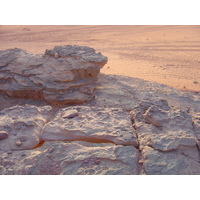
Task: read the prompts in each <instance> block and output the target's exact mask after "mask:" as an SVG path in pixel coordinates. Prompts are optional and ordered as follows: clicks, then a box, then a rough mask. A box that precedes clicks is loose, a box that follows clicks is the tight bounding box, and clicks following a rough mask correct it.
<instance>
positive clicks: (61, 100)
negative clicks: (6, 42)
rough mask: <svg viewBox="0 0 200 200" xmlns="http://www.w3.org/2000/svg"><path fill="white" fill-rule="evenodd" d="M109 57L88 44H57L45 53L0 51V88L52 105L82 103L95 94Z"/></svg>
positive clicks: (15, 94)
mask: <svg viewBox="0 0 200 200" xmlns="http://www.w3.org/2000/svg"><path fill="white" fill-rule="evenodd" d="M106 63H107V57H105V56H103V55H101V53H96V52H95V50H94V49H93V48H90V47H86V46H77V45H74V46H72V45H67V46H63V47H62V46H56V47H54V49H52V50H46V52H45V54H30V53H28V52H26V51H24V50H21V49H17V48H15V49H8V50H5V51H0V91H1V92H4V93H6V94H7V95H8V96H11V97H21V98H33V99H44V100H46V101H47V102H49V103H51V104H68V103H83V102H86V101H89V100H90V99H91V98H92V97H93V93H94V89H95V87H96V81H97V76H98V74H99V72H100V69H101V68H102V67H103V66H104V65H105V64H106Z"/></svg>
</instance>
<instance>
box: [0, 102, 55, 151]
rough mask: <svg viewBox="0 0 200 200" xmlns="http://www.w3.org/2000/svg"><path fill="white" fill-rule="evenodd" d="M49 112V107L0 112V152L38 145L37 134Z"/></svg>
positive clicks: (29, 106) (20, 108) (26, 107)
mask: <svg viewBox="0 0 200 200" xmlns="http://www.w3.org/2000/svg"><path fill="white" fill-rule="evenodd" d="M51 110H52V108H51V106H43V107H36V106H31V105H25V106H14V107H11V108H6V109H4V110H2V111H0V136H1V139H0V150H3V151H15V150H24V149H32V148H34V147H36V146H37V145H38V144H39V143H40V138H39V134H40V132H41V130H42V128H43V126H44V124H45V123H47V121H48V120H49V117H50V116H51ZM2 137H4V138H2Z"/></svg>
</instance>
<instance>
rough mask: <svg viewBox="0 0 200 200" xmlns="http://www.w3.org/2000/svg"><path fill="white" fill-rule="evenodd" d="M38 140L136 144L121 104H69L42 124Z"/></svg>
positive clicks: (134, 135)
mask: <svg viewBox="0 0 200 200" xmlns="http://www.w3.org/2000/svg"><path fill="white" fill-rule="evenodd" d="M41 140H43V141H52V140H54V141H58V140H69V141H70V140H84V141H90V142H98V143H100V142H101V143H105V142H110V143H114V144H118V145H120V144H121V145H133V146H135V147H137V146H138V142H137V137H136V134H135V130H134V129H133V127H132V124H131V119H130V116H129V115H128V114H127V113H126V112H124V111H123V110H122V109H120V108H98V107H88V106H72V107H68V108H63V109H61V110H60V111H59V112H58V114H57V115H56V116H55V118H54V119H52V120H51V121H50V122H49V123H48V124H46V125H45V127H44V129H43V131H42V133H41Z"/></svg>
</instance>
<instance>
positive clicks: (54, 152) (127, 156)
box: [0, 142, 138, 175]
mask: <svg viewBox="0 0 200 200" xmlns="http://www.w3.org/2000/svg"><path fill="white" fill-rule="evenodd" d="M137 159H138V150H137V149H135V148H134V147H133V146H121V145H114V144H95V143H87V142H47V143H45V144H44V145H43V146H41V147H39V148H37V149H33V150H24V151H15V152H13V153H12V154H7V153H2V154H1V157H0V174H16V175H34V174H41V175H54V174H61V175H62V174H63V175H76V174H80V175H81V174H82V175H84V174H88V175H94V174H108V175H109V174H110V175H113V174H116V175H119V174H122V175H126V174H138V166H137V161H138V160H137Z"/></svg>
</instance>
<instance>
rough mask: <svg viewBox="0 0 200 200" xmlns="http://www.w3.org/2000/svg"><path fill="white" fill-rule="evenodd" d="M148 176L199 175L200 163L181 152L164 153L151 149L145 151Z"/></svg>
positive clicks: (145, 166) (145, 167)
mask: <svg viewBox="0 0 200 200" xmlns="http://www.w3.org/2000/svg"><path fill="white" fill-rule="evenodd" d="M143 159H144V160H143V163H144V164H143V165H144V173H145V174H147V175H199V174H200V162H199V161H197V160H194V159H193V158H191V157H190V156H188V155H187V154H184V153H181V152H180V151H170V152H162V151H158V150H155V149H153V148H151V147H145V149H144V150H143Z"/></svg>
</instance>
